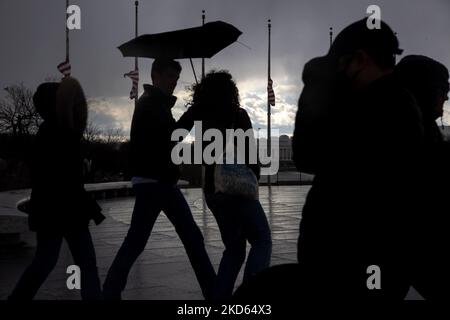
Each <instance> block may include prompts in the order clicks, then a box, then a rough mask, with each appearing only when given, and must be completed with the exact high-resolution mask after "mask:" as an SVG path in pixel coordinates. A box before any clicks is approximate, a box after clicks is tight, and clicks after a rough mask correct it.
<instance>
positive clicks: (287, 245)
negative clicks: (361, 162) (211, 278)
mask: <svg viewBox="0 0 450 320" xmlns="http://www.w3.org/2000/svg"><path fill="white" fill-rule="evenodd" d="M309 188H310V187H309V186H273V187H271V188H270V189H269V188H268V187H261V188H260V201H261V203H262V206H263V207H264V210H265V212H266V215H267V219H268V220H269V223H270V225H271V229H272V239H273V254H272V262H271V264H272V265H277V264H282V263H292V262H296V261H297V258H296V252H297V238H298V228H299V223H300V218H301V210H302V207H303V204H304V202H305V197H306V194H307V192H308V190H309ZM182 191H183V194H184V195H185V197H186V199H187V201H188V203H189V205H190V207H191V210H192V213H193V215H194V218H195V221H196V222H197V224H198V225H199V227H200V229H201V231H202V232H203V235H204V238H205V243H206V248H207V251H208V253H209V255H210V257H211V260H212V262H213V264H214V267H215V268H216V270H217V268H218V265H219V262H220V258H221V256H222V251H223V244H222V241H221V238H220V233H219V229H218V227H217V224H216V221H215V219H214V217H213V215H212V214H211V212H210V211H209V210H208V209H207V207H206V204H205V203H204V201H203V198H202V192H201V190H200V189H189V188H188V189H182ZM99 203H100V205H101V206H102V208H103V212H104V214H105V216H106V217H107V218H106V220H105V221H104V222H103V223H102V224H101V225H99V226H92V227H91V232H92V235H93V239H94V243H95V247H96V252H97V264H98V268H99V274H100V278H101V281H103V280H104V278H105V276H106V273H107V271H108V268H109V266H110V265H111V263H112V260H113V259H114V256H115V254H116V252H117V251H118V249H119V247H120V245H121V243H122V241H123V239H124V237H125V235H126V232H127V230H128V227H129V224H130V220H131V212H132V209H133V205H134V198H133V197H127V198H113V199H108V200H102V201H99ZM22 238H23V240H24V241H25V242H26V245H24V246H21V247H15V248H3V249H1V250H2V251H1V254H0V300H3V299H6V297H7V295H8V294H9V293H10V291H11V290H12V288H13V287H14V285H15V283H16V282H17V280H18V279H19V277H20V275H21V274H22V272H23V270H24V268H25V267H26V266H27V265H28V263H29V262H30V261H31V259H32V257H33V254H34V250H35V246H34V245H35V243H34V233H31V232H29V233H26V234H24V235H23V237H22ZM247 249H248V248H247ZM72 263H73V262H72V257H71V255H70V252H69V250H68V248H67V246H66V245H65V244H64V245H63V248H62V250H61V253H60V259H59V261H58V264H57V266H56V268H55V269H54V270H53V272H52V273H51V275H50V277H49V279H48V280H47V281H46V282H45V284H44V285H43V286H42V288H41V290H40V291H39V292H38V294H37V296H36V299H51V300H58V299H70V300H71V299H80V295H79V292H78V291H77V290H68V289H67V286H66V280H67V277H68V276H69V275H68V274H66V268H67V266H69V265H71V264H72ZM243 269H244V268H242V270H241V273H240V275H239V278H238V280H237V282H236V285H238V284H240V283H241V281H242V272H243ZM123 298H124V299H136V300H141V299H158V300H172V299H173V300H178V299H183V300H184V299H186V300H190V299H202V298H203V297H202V295H201V291H200V287H199V285H198V283H197V280H196V278H195V275H194V272H193V270H192V268H191V266H190V264H189V260H188V258H187V255H186V253H185V250H184V248H183V245H182V243H181V241H180V239H179V238H178V236H177V234H176V232H175V228H174V227H173V226H172V224H171V223H170V222H169V220H168V219H167V218H166V216H165V215H164V214H161V215H160V216H159V218H158V220H157V222H156V224H155V227H154V229H153V232H152V235H151V237H150V240H149V242H148V243H147V247H146V249H145V251H144V252H143V254H142V255H141V256H140V258H139V259H138V261H137V262H136V264H135V265H134V266H133V269H132V270H131V272H130V276H129V281H128V284H127V288H126V290H125V292H124V293H123Z"/></svg>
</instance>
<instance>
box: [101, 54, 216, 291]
mask: <svg viewBox="0 0 450 320" xmlns="http://www.w3.org/2000/svg"><path fill="white" fill-rule="evenodd" d="M180 72H181V66H180V64H179V63H178V62H176V61H174V60H168V59H156V60H155V61H154V62H153V65H152V71H151V77H152V81H153V85H148V84H145V85H144V93H143V94H142V96H141V97H140V98H139V100H138V103H137V106H136V109H135V110H134V114H133V120H132V123H131V140H130V148H131V158H130V161H131V170H132V176H133V178H132V183H133V189H134V191H135V193H136V202H135V205H134V210H133V214H132V219H131V225H130V229H129V230H128V233H127V236H126V238H125V240H124V242H123V244H122V246H121V247H120V249H119V252H118V253H117V256H116V258H115V259H114V261H113V263H112V265H111V268H110V269H109V272H108V275H107V277H106V280H105V283H104V285H103V291H104V296H105V298H106V299H120V298H121V292H122V291H123V290H124V289H125V286H126V282H127V277H128V274H129V272H130V269H131V267H132V265H133V263H134V262H135V261H136V259H137V258H138V256H139V255H140V254H141V253H142V251H143V250H144V248H145V246H146V244H147V241H148V238H149V237H150V234H151V231H152V229H153V225H154V223H155V221H156V219H157V217H158V215H159V213H160V212H161V211H163V212H164V213H165V214H166V215H167V218H169V220H170V222H171V223H172V224H173V225H174V226H175V230H176V232H177V233H178V235H179V236H180V238H181V241H182V242H183V245H184V247H185V249H186V252H187V254H188V257H189V260H190V261H191V264H192V267H193V269H194V272H195V275H196V276H197V280H198V282H199V284H200V287H201V289H202V292H203V296H204V297H205V298H206V299H210V298H211V294H212V286H213V284H214V279H215V276H216V275H215V271H214V268H213V266H212V264H211V262H210V260H209V257H208V254H207V252H206V249H205V246H204V242H203V236H202V234H201V232H200V229H199V228H198V226H197V224H196V223H195V221H194V218H193V217H192V213H191V210H190V208H189V206H188V204H187V202H186V199H185V198H184V196H183V194H182V193H181V191H180V189H179V188H178V187H177V185H176V184H177V181H178V179H179V171H178V168H177V166H176V165H174V164H173V162H172V160H171V151H172V148H173V147H174V146H175V142H172V141H171V135H172V132H173V130H175V129H176V128H186V129H191V128H192V126H193V110H194V109H191V108H190V109H189V110H188V111H187V112H186V113H185V114H184V115H183V116H182V117H181V118H180V120H179V121H178V122H176V121H175V120H174V118H173V116H172V112H171V108H172V107H173V106H174V104H175V101H176V97H175V96H173V95H172V93H173V91H174V89H175V87H176V85H177V81H178V78H179V75H180Z"/></svg>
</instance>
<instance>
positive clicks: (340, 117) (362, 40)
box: [293, 19, 423, 299]
mask: <svg viewBox="0 0 450 320" xmlns="http://www.w3.org/2000/svg"><path fill="white" fill-rule="evenodd" d="M380 24H381V28H380V29H369V28H368V27H367V19H362V20H359V21H357V22H355V23H353V24H351V25H349V26H348V27H346V28H345V29H344V30H342V32H341V33H340V34H339V35H338V36H337V37H336V39H335V40H334V42H333V43H332V46H331V48H330V50H329V52H328V54H327V55H326V56H324V57H319V58H315V59H313V60H311V61H310V62H309V63H307V64H306V65H305V68H304V71H303V81H304V83H305V87H304V89H303V91H302V93H301V96H300V99H299V104H298V106H299V108H298V112H297V117H296V125H295V131H294V141H293V152H294V162H295V164H296V166H297V168H298V169H299V170H300V171H306V172H312V173H314V174H315V178H314V182H313V185H312V188H311V190H310V191H309V193H308V196H307V200H306V203H305V206H304V208H303V212H302V220H301V223H300V235H299V241H298V262H299V266H300V270H301V279H300V286H301V287H302V292H304V293H305V295H307V296H308V297H310V298H311V297H312V298H332V299H347V298H350V299H402V298H403V297H404V296H405V294H406V292H407V290H408V288H409V286H408V284H407V275H406V271H405V268H407V265H406V264H407V258H408V253H407V250H405V247H406V241H407V240H406V235H407V231H408V230H407V228H408V224H407V223H406V221H407V219H408V218H407V216H408V212H409V211H410V209H411V206H413V205H414V204H413V203H412V201H411V199H410V198H408V197H410V196H411V192H412V191H413V190H414V187H415V186H416V184H417V181H415V180H414V178H413V177H414V174H413V173H414V172H416V170H417V168H418V164H417V163H416V161H415V159H416V158H417V157H416V155H417V153H418V152H419V151H418V150H419V149H420V146H421V144H422V141H423V126H422V120H421V115H420V111H419V109H418V106H417V104H416V102H415V100H414V98H413V97H412V95H411V94H410V93H409V92H408V91H407V90H405V89H403V88H402V86H401V84H399V83H398V80H397V79H396V77H394V76H393V69H394V65H395V55H396V54H400V53H401V49H399V42H398V39H397V37H396V35H395V34H394V32H393V31H392V30H391V28H390V27H389V26H388V25H387V24H386V23H384V22H383V21H381V23H380ZM373 270H375V271H373ZM371 275H373V277H371Z"/></svg>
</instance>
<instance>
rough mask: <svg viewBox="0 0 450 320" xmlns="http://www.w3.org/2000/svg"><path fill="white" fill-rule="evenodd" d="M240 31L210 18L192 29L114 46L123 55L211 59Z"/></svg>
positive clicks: (136, 39)
mask: <svg viewBox="0 0 450 320" xmlns="http://www.w3.org/2000/svg"><path fill="white" fill-rule="evenodd" d="M241 34H242V32H241V31H239V30H238V29H237V28H236V27H234V26H232V25H231V24H229V23H226V22H223V21H214V22H208V23H205V24H204V25H203V26H200V27H196V28H189V29H182V30H176V31H170V32H163V33H155V34H146V35H141V36H139V37H137V38H134V39H133V40H130V41H128V42H125V43H124V44H122V45H120V46H119V47H118V48H119V50H120V52H122V55H123V56H124V57H146V58H155V59H156V58H170V59H186V58H189V59H192V58H211V57H212V56H214V55H215V54H216V53H218V52H219V51H221V50H222V49H224V48H226V47H228V46H229V45H230V44H232V43H233V42H235V41H236V40H237V39H238V38H239V36H240V35H241ZM191 65H192V60H191ZM192 66H193V65H192ZM192 69H193V70H194V68H192ZM194 75H195V70H194Z"/></svg>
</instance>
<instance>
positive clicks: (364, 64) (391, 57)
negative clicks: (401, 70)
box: [327, 18, 402, 88]
mask: <svg viewBox="0 0 450 320" xmlns="http://www.w3.org/2000/svg"><path fill="white" fill-rule="evenodd" d="M367 19H368V18H364V19H362V20H359V21H356V22H354V23H352V24H350V25H349V26H347V27H346V28H344V30H342V31H341V32H340V33H339V34H338V35H337V37H336V39H335V40H334V42H333V43H332V45H331V47H330V50H329V52H328V54H327V56H328V57H329V58H332V59H333V60H335V61H336V63H337V65H338V70H339V71H340V72H342V74H344V75H345V76H346V77H347V78H348V80H349V81H350V83H351V85H352V86H353V87H356V88H361V87H364V86H366V85H368V84H370V83H371V82H372V81H374V80H377V79H378V78H380V77H382V76H383V75H386V74H388V73H391V72H392V71H393V68H394V65H395V55H397V54H401V53H402V50H401V49H400V48H399V42H398V39H397V36H396V35H395V33H394V32H393V31H392V29H391V28H390V27H389V25H387V24H386V23H385V22H383V21H380V29H369V28H368V27H367Z"/></svg>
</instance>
